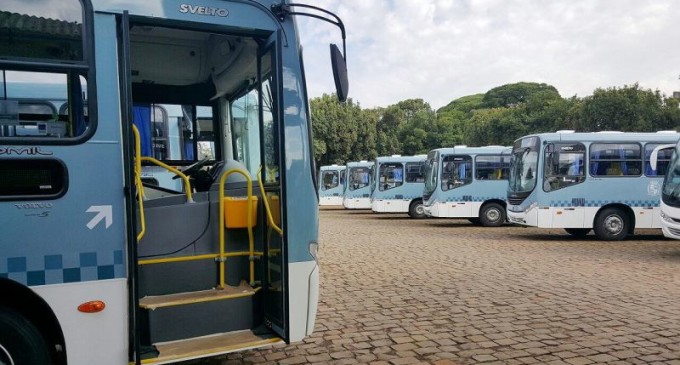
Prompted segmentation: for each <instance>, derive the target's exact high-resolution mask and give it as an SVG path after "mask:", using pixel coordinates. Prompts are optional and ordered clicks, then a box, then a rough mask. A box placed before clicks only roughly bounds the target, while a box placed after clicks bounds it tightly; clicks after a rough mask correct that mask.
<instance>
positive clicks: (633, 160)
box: [590, 143, 642, 176]
mask: <svg viewBox="0 0 680 365" xmlns="http://www.w3.org/2000/svg"><path fill="white" fill-rule="evenodd" d="M641 172H642V151H641V147H640V145H639V144H637V143H593V144H591V145H590V174H591V175H593V176H640V174H641Z"/></svg>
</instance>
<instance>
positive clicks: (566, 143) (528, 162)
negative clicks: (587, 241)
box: [507, 131, 679, 240]
mask: <svg viewBox="0 0 680 365" xmlns="http://www.w3.org/2000/svg"><path fill="white" fill-rule="evenodd" d="M678 138H679V135H678V134H677V133H621V132H597V133H573V132H571V131H563V132H557V133H544V134H536V135H529V136H525V137H522V138H520V139H518V140H517V141H515V143H514V145H513V149H512V158H511V167H510V179H509V187H508V195H507V197H508V212H507V213H508V219H509V220H510V221H511V222H513V223H517V224H521V225H527V226H534V227H540V228H564V229H565V230H566V231H567V232H568V233H569V234H572V235H574V236H585V235H586V234H588V233H589V232H590V230H591V229H592V230H594V231H595V234H596V235H597V237H598V238H600V239H602V240H620V239H623V238H625V237H626V236H627V235H628V234H632V233H633V230H634V229H635V228H661V222H660V220H659V195H660V191H661V183H662V181H663V180H662V179H663V173H660V171H659V170H655V169H653V168H652V166H651V164H650V155H651V153H652V151H654V149H655V148H656V147H657V146H659V145H663V144H668V143H675V142H677V140H678Z"/></svg>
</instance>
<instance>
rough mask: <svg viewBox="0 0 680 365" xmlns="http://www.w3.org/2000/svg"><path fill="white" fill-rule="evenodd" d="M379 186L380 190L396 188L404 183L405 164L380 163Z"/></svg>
mask: <svg viewBox="0 0 680 365" xmlns="http://www.w3.org/2000/svg"><path fill="white" fill-rule="evenodd" d="M379 180H380V181H378V188H379V189H380V191H384V190H389V189H394V188H396V187H399V186H401V185H402V184H404V165H402V164H400V163H384V164H382V165H380V170H379Z"/></svg>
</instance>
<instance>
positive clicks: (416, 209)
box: [408, 199, 427, 219]
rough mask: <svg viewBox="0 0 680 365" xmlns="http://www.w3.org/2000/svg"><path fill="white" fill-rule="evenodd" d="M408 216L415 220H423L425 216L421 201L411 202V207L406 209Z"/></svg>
mask: <svg viewBox="0 0 680 365" xmlns="http://www.w3.org/2000/svg"><path fill="white" fill-rule="evenodd" d="M408 215H409V216H410V217H411V218H415V219H421V218H425V217H426V216H427V215H426V214H425V207H424V206H423V201H422V200H420V199H418V200H414V201H413V202H411V205H409V207H408Z"/></svg>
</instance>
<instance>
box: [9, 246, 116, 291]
mask: <svg viewBox="0 0 680 365" xmlns="http://www.w3.org/2000/svg"><path fill="white" fill-rule="evenodd" d="M124 277H125V266H124V264H123V251H121V250H118V251H113V252H110V253H97V252H81V253H73V254H69V255H45V256H43V257H42V259H33V258H32V257H31V258H27V257H8V258H7V259H6V260H2V261H0V278H6V279H11V280H14V281H17V282H19V283H22V284H25V285H29V286H33V285H46V284H61V283H75V282H81V281H93V280H105V279H116V278H124Z"/></svg>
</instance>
